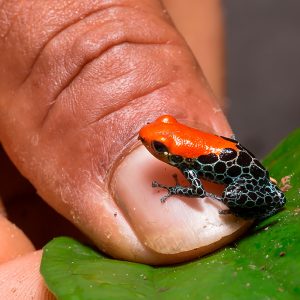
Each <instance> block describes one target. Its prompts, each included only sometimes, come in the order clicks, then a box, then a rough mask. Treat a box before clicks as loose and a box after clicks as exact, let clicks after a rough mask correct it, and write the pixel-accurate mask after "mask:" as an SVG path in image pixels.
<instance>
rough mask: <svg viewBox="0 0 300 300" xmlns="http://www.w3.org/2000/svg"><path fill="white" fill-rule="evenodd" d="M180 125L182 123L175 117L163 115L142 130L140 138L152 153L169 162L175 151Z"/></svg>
mask: <svg viewBox="0 0 300 300" xmlns="http://www.w3.org/2000/svg"><path fill="white" fill-rule="evenodd" d="M178 125H180V124H179V123H178V122H177V121H176V119H175V118H174V117H172V116H169V115H163V116H161V117H159V118H158V119H156V120H155V121H154V122H152V123H149V124H147V125H146V126H144V127H143V128H142V129H141V130H140V132H139V140H140V141H141V142H142V143H143V144H144V146H145V147H146V148H147V150H148V151H149V152H150V153H151V154H152V155H154V156H155V157H156V158H158V159H159V160H162V161H164V162H166V163H169V156H170V155H171V154H172V151H174V145H175V144H176V141H175V140H176V128H177V127H178ZM175 146H176V145H175Z"/></svg>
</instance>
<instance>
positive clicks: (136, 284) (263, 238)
mask: <svg viewBox="0 0 300 300" xmlns="http://www.w3.org/2000/svg"><path fill="white" fill-rule="evenodd" d="M264 163H265V165H266V166H267V168H268V169H269V171H270V174H271V176H272V177H274V178H276V179H277V180H280V179H281V178H282V177H284V176H286V175H292V177H291V185H292V188H291V189H290V190H289V191H288V192H287V193H286V196H287V201H288V202H287V205H286V209H285V210H284V211H282V212H280V213H278V214H276V215H275V216H272V217H271V218H269V219H267V220H265V221H264V222H262V223H260V224H258V225H257V226H256V227H254V228H253V229H252V230H251V231H250V232H249V234H248V235H247V236H245V237H244V238H243V239H241V240H240V241H238V242H237V243H236V244H235V245H231V246H228V247H225V248H223V249H221V250H220V251H218V252H215V253H213V254H212V255H209V256H206V257H203V258H200V259H199V260H196V261H193V262H190V263H186V264H182V265H177V266H169V267H151V266H147V265H142V264H137V263H130V262H125V261H118V260H114V259H110V258H107V257H105V256H103V255H101V254H99V253H97V252H96V251H94V250H92V249H90V248H88V247H86V246H83V245H81V244H80V243H79V242H77V241H74V240H72V239H70V238H65V237H62V238H56V239H54V240H53V241H51V242H50V243H49V244H47V245H46V247H45V248H44V254H43V259H42V265H41V273H42V275H43V276H44V278H45V281H46V283H47V286H48V287H49V289H50V290H51V291H52V292H53V293H54V294H55V295H56V296H57V297H58V299H63V300H69V299H72V300H75V299H76V300H77V299H78V300H79V299H84V300H89V299H91V300H92V299H97V300H101V299H111V300H113V299H125V300H126V299H165V300H167V299H170V300H171V299H172V300H174V299H175V300H176V299H212V300H213V299H218V300H221V299H226V300H227V299H230V300H231V299H239V300H243V299H285V300H289V299H300V197H299V191H300V189H299V188H300V130H297V131H295V132H294V133H292V134H291V135H290V136H289V137H288V138H287V139H286V140H285V141H283V142H282V143H281V144H280V145H279V146H278V147H277V148H276V149H275V150H274V151H273V152H272V153H271V154H270V155H269V156H268V157H267V158H266V159H265V162H264Z"/></svg>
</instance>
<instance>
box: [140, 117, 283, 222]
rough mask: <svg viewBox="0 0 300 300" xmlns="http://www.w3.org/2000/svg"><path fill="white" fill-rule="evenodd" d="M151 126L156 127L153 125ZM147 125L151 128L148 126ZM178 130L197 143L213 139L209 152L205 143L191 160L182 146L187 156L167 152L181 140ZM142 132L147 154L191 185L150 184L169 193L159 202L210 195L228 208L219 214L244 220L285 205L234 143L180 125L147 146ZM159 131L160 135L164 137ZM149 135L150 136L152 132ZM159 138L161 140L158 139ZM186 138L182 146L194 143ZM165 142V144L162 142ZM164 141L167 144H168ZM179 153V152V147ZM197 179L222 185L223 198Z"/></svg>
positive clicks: (260, 170)
mask: <svg viewBox="0 0 300 300" xmlns="http://www.w3.org/2000/svg"><path fill="white" fill-rule="evenodd" d="M170 118H172V117H170ZM158 120H159V119H158ZM158 120H157V121H158ZM157 121H156V122H157ZM171 121H172V122H173V123H170V124H172V125H174V124H175V125H176V124H179V123H175V122H174V118H173V119H172V120H171ZM175 121H176V120H175ZM153 124H155V122H154V123H153ZM166 124H168V123H167V122H166V123H165V124H164V125H166ZM147 126H148V127H150V129H151V124H150V125H147ZM147 126H146V127H147ZM156 127H157V124H156ZM174 128H175V129H174ZM182 128H183V129H182ZM179 129H180V130H181V129H182V130H184V133H186V132H188V130H193V131H192V134H193V135H194V136H195V137H193V136H192V138H193V139H194V140H196V141H197V142H198V140H199V139H200V138H202V139H203V140H204V138H203V137H202V136H205V138H206V140H207V139H210V140H212V142H211V144H213V143H214V144H213V145H212V146H211V149H212V150H211V151H209V153H207V151H206V152H205V151H204V150H206V149H207V147H208V145H207V143H206V144H205V143H204V142H203V145H202V144H201V143H200V146H198V148H199V149H200V150H199V152H198V153H203V152H205V154H200V155H198V156H193V157H191V155H190V149H189V148H187V147H186V146H185V145H184V146H182V145H179V146H180V147H182V148H183V147H186V148H184V150H185V149H187V150H186V153H187V155H186V156H183V155H178V153H179V151H177V153H175V152H176V151H172V150H170V149H169V148H171V147H174V145H173V144H174V141H177V140H179V139H180V138H181V139H183V138H182V136H181V133H182V132H181V131H180V130H179ZM142 130H143V129H142ZM142 130H141V132H140V137H141V140H142V141H143V143H144V144H145V145H146V147H147V148H148V149H149V151H150V152H152V153H153V154H154V155H155V156H157V157H158V158H159V159H161V160H163V161H165V162H167V163H168V164H170V165H173V166H175V167H177V168H178V169H179V170H180V171H181V172H182V173H183V175H184V176H185V178H186V179H187V180H188V181H189V182H190V184H191V186H190V187H183V186H180V185H178V183H177V181H176V185H175V186H173V187H167V186H164V185H161V184H159V183H157V182H153V184H152V186H153V187H162V188H166V189H167V190H168V194H167V195H165V196H164V197H162V199H161V201H162V202H164V201H165V200H166V199H167V198H168V197H169V196H171V195H175V194H176V195H184V196H187V197H200V198H203V197H206V196H209V197H213V198H215V199H217V200H219V201H221V202H223V203H224V204H226V206H227V207H228V208H229V211H223V212H221V213H233V214H234V215H236V216H239V217H242V218H245V219H247V218H257V219H263V218H266V217H268V216H271V215H273V214H275V213H276V212H277V211H279V210H280V209H281V208H282V207H283V206H284V204H285V202H286V199H285V196H284V194H283V192H282V191H281V190H280V189H279V188H278V187H277V186H276V185H275V184H274V183H272V182H271V180H270V177H269V173H268V171H267V170H266V169H265V168H264V167H263V166H262V164H261V163H260V162H259V161H258V160H257V159H256V158H255V157H254V155H253V154H252V153H251V152H250V151H248V150H247V149H245V148H244V147H243V146H242V145H240V144H239V143H238V142H237V141H236V140H233V139H229V138H226V137H220V136H214V135H209V134H205V133H202V132H200V131H199V133H198V131H195V130H194V129H190V128H189V127H186V126H184V125H181V124H179V125H177V127H176V126H175V127H174V126H173V127H172V130H173V132H171V130H170V129H168V130H166V129H165V128H163V130H164V131H163V130H161V129H160V130H161V131H160V132H159V134H155V139H153V138H152V140H151V144H150V145H147V144H146V143H147V141H146V138H147V137H146V138H145V137H144V136H145V134H143V132H142ZM161 132H163V134H162V133H161ZM188 133H189V132H188ZM151 135H153V134H152V133H151ZM161 136H162V137H163V138H161ZM186 136H188V138H185V140H184V141H183V143H185V144H187V145H189V144H191V143H192V142H193V140H192V138H191V134H190V133H189V134H187V135H186ZM199 136H200V138H199ZM166 137H167V138H166ZM171 138H172V139H173V141H172V139H171ZM165 140H166V142H164V141H165ZM206 140H205V141H206ZM167 141H168V142H169V144H170V145H167ZM222 141H224V145H226V147H222V148H220V147H219V148H217V147H216V145H217V146H219V145H223V142H222ZM172 142H173V144H172ZM179 146H178V148H179ZM200 147H202V148H200ZM203 149H204V150H203ZM175 150H176V149H175ZM180 150H181V151H182V149H181V148H180ZM188 155H189V156H188ZM200 178H203V179H205V180H208V181H212V182H216V183H221V184H225V185H226V188H225V190H224V192H223V194H222V196H221V197H218V196H215V195H213V194H209V193H207V192H206V191H205V190H204V188H203V186H202V183H201V180H200Z"/></svg>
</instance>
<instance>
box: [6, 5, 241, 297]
mask: <svg viewBox="0 0 300 300" xmlns="http://www.w3.org/2000/svg"><path fill="white" fill-rule="evenodd" d="M211 3H214V4H212V5H213V6H214V7H211V8H210V10H211V11H215V9H216V7H217V5H218V4H217V2H215V1H212V2H211ZM1 5H2V7H1V10H0V13H1V16H0V50H1V51H0V53H1V55H0V65H1V68H0V91H1V92H0V141H1V144H2V146H3V148H4V149H5V151H6V153H7V154H8V156H9V158H10V159H11V160H12V162H13V163H14V164H15V166H16V167H17V169H18V170H19V171H20V172H21V173H22V175H23V176H24V177H26V178H27V179H28V180H29V181H30V182H31V183H32V184H33V186H34V187H35V189H36V190H37V192H38V194H39V195H40V196H41V197H42V198H43V199H44V200H45V201H46V202H47V203H48V204H49V205H50V206H51V207H52V208H54V209H55V210H56V211H57V212H58V213H59V214H61V215H62V216H63V217H64V218H66V219H67V220H69V221H71V222H72V223H73V224H74V225H75V226H76V227H77V228H79V229H80V231H81V232H83V233H84V234H85V235H86V236H87V237H88V238H89V240H91V241H92V242H93V243H94V244H95V245H97V246H98V247H99V249H101V250H102V251H105V252H106V253H108V254H110V255H112V256H113V257H116V258H122V259H127V260H133V261H138V262H144V263H150V264H163V263H168V262H176V261H183V260H187V259H190V258H193V257H196V256H198V255H200V254H201V253H203V249H202V250H199V251H198V250H197V249H198V248H199V249H200V248H201V247H200V246H201V245H202V244H201V240H200V239H199V238H198V236H197V235H196V234H195V233H196V229H197V226H198V225H197V222H198V221H197V220H198V219H199V212H198V211H197V205H194V204H191V205H190V204H187V205H186V206H184V207H182V201H180V200H178V199H177V200H175V199H174V201H173V204H172V205H173V206H172V208H171V209H169V210H168V209H167V207H162V206H161V204H160V203H159V201H157V200H155V199H159V197H160V196H159V195H158V194H154V193H153V191H152V189H151V187H150V185H149V182H151V180H152V179H153V176H155V174H159V172H160V170H161V168H162V167H161V164H160V163H159V162H156V161H155V162H151V161H148V157H146V154H145V153H146V152H143V150H141V149H140V148H139V149H138V150H135V151H133V152H132V153H131V154H129V155H128V153H129V149H131V148H132V147H134V146H135V144H136V143H137V142H136V134H137V131H138V130H139V129H140V128H141V127H142V126H143V125H144V124H145V123H146V122H148V121H151V120H153V119H155V118H156V117H157V116H159V115H161V114H163V113H168V114H172V115H174V116H175V117H176V118H178V119H184V120H188V121H189V122H190V123H193V124H196V126H200V127H203V128H206V129H207V130H210V131H212V132H215V133H218V134H222V135H228V136H229V135H230V133H231V131H230V128H229V126H228V123H227V121H226V119H225V117H224V115H223V113H222V111H221V109H220V105H219V102H218V101H217V100H216V98H215V96H214V95H213V93H212V91H211V89H210V88H209V86H208V84H207V81H206V80H205V79H204V76H203V73H202V71H201V69H200V67H199V66H198V64H197V61H196V59H195V58H194V57H193V56H192V54H191V51H190V50H189V49H188V47H187V45H186V43H185V41H184V40H183V38H182V37H181V36H180V35H179V34H178V33H177V31H176V30H175V29H174V27H173V25H172V22H171V20H170V18H169V16H168V14H167V11H166V9H164V8H163V7H162V5H161V3H159V2H158V1H153V0H143V1H140V0H139V1H137V0H136V1H134V0H131V1H130V0H127V1H125V0H119V1H116V0H111V1H71V2H68V4H66V3H64V1H47V2H46V1H24V2H22V4H20V2H18V1H8V0H7V1H2V3H1ZM169 5H170V3H169V4H168V6H169ZM174 12H175V15H176V10H174ZM208 24H209V23H208ZM179 25H180V24H179ZM179 27H180V26H179ZM208 28H210V27H209V26H208ZM184 30H185V29H184V27H182V32H184ZM203 31H205V32H207V31H209V30H203ZM216 31H218V27H217V30H216ZM212 37H213V34H212V35H211V36H210V38H212ZM212 39H213V38H212ZM216 39H217V40H218V39H219V37H217V38H216ZM190 41H191V44H193V42H192V40H190ZM212 44H213V45H214V46H215V44H214V43H212ZM207 47H209V46H207ZM214 48H216V47H214ZM200 53H202V54H203V59H204V57H205V55H206V54H205V53H206V51H203V52H201V51H200ZM207 56H208V55H207ZM213 56H214V54H210V58H208V59H207V60H205V59H204V61H205V62H209V60H210V59H211V60H212V61H214V62H215V61H218V59H219V57H217V56H218V55H215V57H213ZM216 57H217V59H215V58H216ZM216 69H217V68H215V67H211V68H209V63H207V70H209V71H208V73H209V74H210V76H209V77H210V78H211V83H212V86H214V87H215V90H216V92H217V94H222V89H223V87H222V84H221V83H220V82H221V81H220V78H218V76H215V74H217V72H216V71H214V70H216ZM212 70H213V71H212ZM191 108H192V109H191ZM200 116H201V117H200ZM127 155H128V159H129V160H128V163H127V165H126V166H124V164H122V162H121V160H120V158H121V157H123V156H127ZM126 159H127V158H126ZM128 166H129V168H128ZM167 172H168V173H169V174H170V175H171V174H172V173H173V172H174V171H173V170H172V169H168V170H167ZM132 174H134V175H135V176H136V177H135V176H131V175H132ZM140 174H149V177H152V178H145V176H144V177H143V176H142V178H141V179H140V177H141V176H140ZM158 176H165V175H158ZM129 177H132V180H129V179H130V178H129ZM169 177H170V176H169ZM124 178H128V181H124ZM156 179H159V178H156ZM138 180H141V181H140V182H138V184H136V182H137V181H138ZM138 186H139V187H140V186H142V187H143V188H144V189H143V190H141V189H140V188H138ZM13 188H14V190H15V191H17V190H18V186H17V185H14V186H13ZM16 193H17V192H16ZM142 195H143V197H144V202H141V201H140V198H141V196H142ZM155 197H156V198H155ZM21 198H22V197H21ZM140 204H141V205H140ZM23 205H24V203H23ZM28 205H30V202H28V204H25V206H28ZM139 205H140V206H139ZM133 207H134V210H131V209H132V208H133ZM135 208H136V210H135ZM169 208H170V207H169ZM185 210H186V213H187V214H189V222H190V224H185V221H186V216H185V215H184V211H185ZM150 211H151V213H149V212H150ZM191 211H195V212H196V213H195V214H194V213H191ZM216 211H217V210H216ZM145 214H146V215H147V217H149V218H150V220H152V221H153V220H155V221H154V222H153V223H152V224H150V223H151V222H150V223H149V222H148V221H147V222H144V220H145ZM216 215H217V214H216ZM1 218H3V219H4V216H3V217H1ZM218 218H219V217H218ZM33 221H34V220H33ZM3 222H4V223H5V222H6V221H3ZM7 222H8V221H7ZM164 222H167V223H164ZM193 222H194V223H195V227H194V226H193V224H194V223H193ZM181 223H182V224H183V225H182V224H181ZM229 223H230V222H229ZM55 224H56V223H51V221H49V227H51V225H53V226H55ZM149 224H150V225H149ZM163 224H166V226H167V227H166V232H167V230H168V229H169V228H175V230H174V232H173V231H172V232H170V233H166V234H162V232H163V231H162V225H163ZM178 224H181V225H180V226H179V227H178V226H177V225H178ZM184 224H185V225H184ZM234 224H235V225H234V226H233V227H230V226H231V225H228V226H229V227H228V226H227V225H226V226H227V227H226V226H225V229H224V232H221V235H220V236H217V237H216V240H218V239H220V238H222V237H223V235H225V236H227V235H230V238H229V239H228V240H232V239H233V238H234V237H235V236H236V235H238V234H240V232H241V230H240V229H239V228H242V227H243V226H244V225H245V224H244V223H243V222H242V223H239V222H236V223H234ZM236 224H237V225H236ZM0 225H1V224H0ZM36 226H38V224H37V225H36ZM199 226H200V225H199ZM2 228H5V229H7V230H11V231H10V232H17V231H18V230H19V229H17V228H15V227H14V226H13V225H12V224H11V223H9V222H8V223H5V225H4V226H2ZM176 228H180V230H179V231H178V230H176ZM194 228H195V232H193V230H194ZM228 228H229V229H228ZM3 230H4V229H3ZM197 230H198V229H197ZM226 230H227V231H226ZM18 234H19V236H18V245H21V244H22V245H24V247H23V248H22V249H21V250H18V251H19V252H18V251H16V252H17V253H16V254H14V257H17V256H19V255H22V257H21V258H17V259H13V257H8V256H7V255H6V253H8V252H9V251H8V250H7V251H6V252H3V254H2V257H3V259H2V262H5V261H7V262H6V263H3V264H2V265H1V266H0V279H1V280H0V281H1V282H2V284H0V294H1V295H6V296H7V298H9V297H10V298H9V299H12V298H13V297H16V299H21V298H20V295H24V294H23V293H22V292H23V291H24V290H26V291H27V292H28V294H27V295H30V297H32V298H33V299H50V298H52V296H51V295H50V294H49V292H48V291H47V290H46V289H45V287H44V285H43V282H42V279H41V278H40V276H39V274H38V267H39V261H40V256H41V252H33V251H34V247H33V245H32V244H31V243H30V242H29V240H28V239H27V238H26V236H25V235H24V234H23V233H22V232H21V231H18ZM10 236H12V235H10ZM158 237H159V239H158ZM228 240H227V242H228ZM178 241H180V243H178ZM225 242H226V239H225V240H223V241H222V243H223V244H224V243H225ZM6 243H7V245H8V247H11V248H12V249H14V248H16V247H15V245H16V241H15V240H10V239H9V238H7V240H6ZM211 243H212V244H213V243H214V240H212V241H211ZM222 243H221V244H222ZM221 244H220V245H221ZM220 245H219V246H220ZM16 266H18V268H19V269H20V271H19V273H18V274H28V276H27V277H26V276H25V277H26V280H25V279H24V280H23V281H20V280H19V277H18V276H21V275H18V274H16V273H14V272H13V271H12V270H14V269H15V267H16ZM24 270H25V271H24ZM3 282H4V283H3ZM28 287H30V289H28ZM12 289H13V290H14V292H13V294H12Z"/></svg>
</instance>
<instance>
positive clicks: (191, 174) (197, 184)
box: [152, 169, 221, 203]
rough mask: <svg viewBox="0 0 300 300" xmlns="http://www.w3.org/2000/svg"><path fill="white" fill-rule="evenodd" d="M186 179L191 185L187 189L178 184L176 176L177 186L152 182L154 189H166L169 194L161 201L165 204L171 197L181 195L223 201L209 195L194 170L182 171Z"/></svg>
mask: <svg viewBox="0 0 300 300" xmlns="http://www.w3.org/2000/svg"><path fill="white" fill-rule="evenodd" d="M182 173H183V175H184V177H185V178H186V179H187V180H188V181H189V183H190V184H191V186H189V187H186V186H181V185H179V183H178V179H177V176H176V175H175V176H174V178H175V181H176V185H175V186H165V185H163V184H160V183H158V182H156V181H153V182H152V187H154V188H157V187H159V188H164V189H166V190H167V191H168V194H166V195H165V196H163V197H162V198H161V199H160V201H161V202H162V203H163V202H165V201H166V200H167V199H168V198H169V197H170V196H172V195H181V196H186V197H195V198H197V197H199V198H204V197H212V198H214V199H217V200H219V201H220V200H221V198H220V197H217V196H215V195H213V194H210V193H207V192H206V191H205V190H204V188H203V185H202V183H201V180H200V179H199V178H198V174H197V172H196V171H194V170H188V169H186V170H183V171H182Z"/></svg>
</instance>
